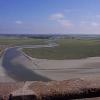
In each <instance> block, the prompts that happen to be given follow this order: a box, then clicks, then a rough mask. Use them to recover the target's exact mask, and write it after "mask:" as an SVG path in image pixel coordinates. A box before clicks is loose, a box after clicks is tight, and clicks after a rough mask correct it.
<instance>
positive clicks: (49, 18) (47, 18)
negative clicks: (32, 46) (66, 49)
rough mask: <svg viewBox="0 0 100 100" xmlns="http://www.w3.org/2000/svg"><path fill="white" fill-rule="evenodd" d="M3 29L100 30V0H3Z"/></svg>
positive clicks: (0, 19) (0, 26) (0, 25)
mask: <svg viewBox="0 0 100 100" xmlns="http://www.w3.org/2000/svg"><path fill="white" fill-rule="evenodd" d="M0 33H33V34H42V33H85V34H100V0H0Z"/></svg>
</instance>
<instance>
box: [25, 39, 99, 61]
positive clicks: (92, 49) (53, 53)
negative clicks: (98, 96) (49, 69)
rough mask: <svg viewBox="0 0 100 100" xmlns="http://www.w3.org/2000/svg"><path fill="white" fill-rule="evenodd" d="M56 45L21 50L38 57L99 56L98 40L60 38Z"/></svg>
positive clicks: (76, 57)
mask: <svg viewBox="0 0 100 100" xmlns="http://www.w3.org/2000/svg"><path fill="white" fill-rule="evenodd" d="M57 43H58V44H59V46H58V47H53V48H34V49H33V48H25V49H23V51H24V52H25V53H26V54H28V55H29V56H31V57H34V58H40V59H54V60H55V59H59V60H63V59H79V58H86V57H95V56H100V40H77V39H61V40H59V41H57Z"/></svg>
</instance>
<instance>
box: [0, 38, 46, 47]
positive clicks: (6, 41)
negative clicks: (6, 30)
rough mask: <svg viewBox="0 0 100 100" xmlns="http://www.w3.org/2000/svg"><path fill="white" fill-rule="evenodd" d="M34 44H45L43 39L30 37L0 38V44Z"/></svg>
mask: <svg viewBox="0 0 100 100" xmlns="http://www.w3.org/2000/svg"><path fill="white" fill-rule="evenodd" d="M32 44H33V45H35V44H45V41H44V40H43V39H32V38H0V45H10V46H17V45H32Z"/></svg>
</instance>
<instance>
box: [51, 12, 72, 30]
mask: <svg viewBox="0 0 100 100" xmlns="http://www.w3.org/2000/svg"><path fill="white" fill-rule="evenodd" d="M50 20H53V21H55V22H57V23H59V24H60V25H62V26H64V27H66V28H68V27H70V26H72V25H73V24H72V23H71V21H70V20H67V19H65V16H64V14H62V13H56V14H52V15H51V16H50Z"/></svg>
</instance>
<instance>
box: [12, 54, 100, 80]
mask: <svg viewBox="0 0 100 100" xmlns="http://www.w3.org/2000/svg"><path fill="white" fill-rule="evenodd" d="M28 58H29V59H26V58H25V57H24V56H23V55H22V56H19V57H17V58H16V59H14V60H13V61H14V62H19V63H21V64H23V65H24V66H26V67H27V68H29V69H30V70H32V71H34V72H35V73H37V74H39V75H41V76H45V77H47V78H49V79H51V80H66V79H72V78H87V79H93V78H94V79H98V78H100V57H89V58H86V59H75V60H74V59H72V60H47V59H36V58H31V57H29V56H28ZM22 60H24V62H22Z"/></svg>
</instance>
